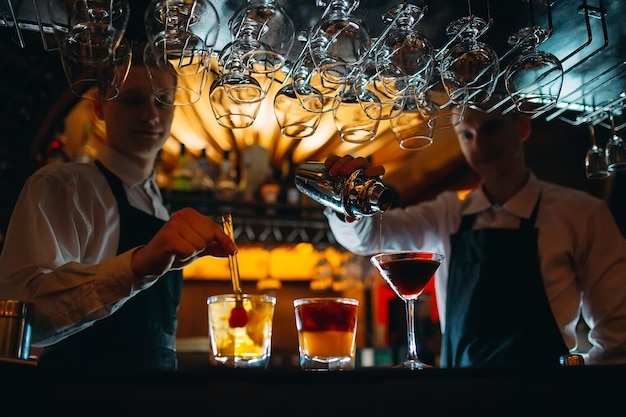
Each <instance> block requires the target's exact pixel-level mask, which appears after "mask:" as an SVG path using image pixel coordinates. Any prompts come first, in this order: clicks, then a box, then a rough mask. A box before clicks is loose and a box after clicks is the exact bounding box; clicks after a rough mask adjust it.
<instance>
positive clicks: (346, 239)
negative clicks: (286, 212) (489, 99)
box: [326, 110, 626, 367]
mask: <svg viewBox="0 0 626 417" xmlns="http://www.w3.org/2000/svg"><path fill="white" fill-rule="evenodd" d="M455 130H456V133H457V136H458V139H459V144H460V146H461V150H462V152H463V155H464V156H465V159H466V160H467V162H468V164H469V165H470V167H471V168H472V169H473V170H474V171H476V172H477V173H478V174H479V175H480V177H481V185H480V187H479V188H477V189H476V190H474V191H472V192H471V193H470V194H469V195H467V196H466V198H465V199H463V200H461V199H460V198H459V197H458V196H457V194H456V193H455V192H452V191H445V192H443V193H441V194H440V195H439V196H437V197H436V198H435V199H433V200H432V201H427V202H422V203H420V204H417V205H412V206H409V207H406V208H397V209H390V210H388V211H386V212H385V213H384V214H383V217H382V232H381V229H380V227H379V221H380V219H379V216H372V217H365V218H361V219H359V220H357V221H354V219H349V218H346V219H341V218H339V217H338V216H336V215H335V214H332V215H331V212H330V211H328V210H327V212H326V213H327V216H328V219H329V223H330V227H331V229H332V231H333V234H334V236H335V237H336V239H337V241H338V242H339V243H340V244H341V245H342V246H344V247H345V248H347V249H348V250H350V251H352V252H354V253H357V254H361V255H372V254H375V253H378V252H379V251H380V249H381V247H382V249H383V250H384V251H392V250H428V251H436V252H440V253H443V254H444V255H445V260H444V262H443V263H442V265H441V267H440V268H439V270H438V271H437V273H436V274H435V294H436V297H437V305H438V308H439V317H440V320H441V322H440V324H441V330H442V336H443V339H442V351H441V366H442V367H480V366H486V367H487V366H520V365H541V364H545V365H558V364H559V357H560V356H561V355H565V354H567V353H569V352H570V351H572V350H574V349H575V348H576V347H577V341H576V324H577V322H578V320H579V317H581V313H582V318H583V319H584V320H585V322H586V323H587V325H588V326H589V328H590V329H591V330H590V332H589V335H588V339H589V342H590V343H591V346H592V347H591V349H590V351H589V352H588V355H587V356H586V358H585V359H586V363H587V364H626V240H625V239H624V238H623V237H622V235H621V234H620V231H619V229H618V228H617V226H616V224H615V221H614V219H613V217H612V215H611V212H610V211H609V209H608V207H607V205H606V204H605V202H604V201H603V200H600V199H598V198H595V197H593V196H591V195H589V194H587V193H585V192H582V191H579V190H574V189H570V188H566V187H563V186H559V185H555V184H551V183H547V182H544V181H540V180H538V179H537V178H536V177H535V175H533V173H532V172H531V171H530V170H529V169H528V167H527V166H526V165H525V161H524V149H523V144H524V142H525V141H526V140H527V139H528V138H529V136H530V134H531V122H530V120H529V119H528V118H526V117H524V116H522V115H519V114H507V115H502V114H501V113H498V112H492V113H486V112H484V111H479V110H468V111H467V112H466V115H465V117H464V119H463V121H462V122H461V123H460V124H458V125H457V126H456V127H455ZM326 166H327V167H328V168H329V169H330V173H331V174H332V175H339V174H341V175H347V174H349V173H351V172H353V171H354V170H355V169H358V168H361V167H368V164H367V161H366V160H365V159H364V158H352V157H351V156H344V157H341V158H340V157H339V156H335V155H333V156H330V157H329V158H328V159H327V160H326ZM366 173H367V174H368V175H370V176H373V177H376V176H380V175H382V174H383V173H384V168H383V167H382V166H369V167H368V169H367V171H366ZM380 233H382V236H380V237H379V234H380ZM381 245H382V246H381Z"/></svg>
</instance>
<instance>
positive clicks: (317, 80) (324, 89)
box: [292, 54, 346, 113]
mask: <svg viewBox="0 0 626 417" xmlns="http://www.w3.org/2000/svg"><path fill="white" fill-rule="evenodd" d="M292 83H293V84H294V91H295V93H296V95H297V97H298V99H299V100H300V104H301V105H302V107H304V108H305V109H306V110H308V111H311V112H319V113H325V112H330V111H333V110H335V109H336V108H337V107H338V106H339V103H340V98H339V96H340V94H341V92H342V91H343V90H344V89H345V86H346V84H345V83H341V84H333V83H331V82H330V81H328V80H325V79H323V78H322V77H321V75H320V72H319V71H318V69H317V68H316V67H315V64H314V63H313V60H312V58H311V56H310V55H309V54H305V55H304V56H303V57H302V58H301V59H300V60H299V61H298V62H296V64H295V68H294V71H293V73H292ZM314 94H317V97H315V99H314V100H313V101H311V97H313V95H314ZM320 101H321V104H322V105H321V106H320V105H319V104H320Z"/></svg>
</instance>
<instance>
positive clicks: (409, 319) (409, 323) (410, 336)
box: [404, 300, 420, 362]
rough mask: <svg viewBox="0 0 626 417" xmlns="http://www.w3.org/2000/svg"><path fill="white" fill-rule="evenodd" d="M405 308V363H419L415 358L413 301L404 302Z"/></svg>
mask: <svg viewBox="0 0 626 417" xmlns="http://www.w3.org/2000/svg"><path fill="white" fill-rule="evenodd" d="M404 305H405V306H406V337H407V342H408V345H407V352H406V360H407V362H409V361H413V362H419V361H420V360H419V358H418V357H417V343H416V342H415V300H404Z"/></svg>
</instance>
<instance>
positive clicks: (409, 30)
mask: <svg viewBox="0 0 626 417" xmlns="http://www.w3.org/2000/svg"><path fill="white" fill-rule="evenodd" d="M425 12H426V7H425V6H424V7H423V8H422V7H418V6H416V5H413V4H408V3H403V4H401V5H398V6H396V7H394V8H392V9H391V10H389V11H388V12H386V13H385V14H384V15H383V22H384V23H385V24H387V25H391V27H390V30H389V31H388V32H387V33H386V35H385V37H384V39H383V41H382V43H381V46H380V47H378V48H376V51H374V53H375V61H376V69H377V73H378V77H379V78H380V79H381V81H382V83H383V85H384V86H385V88H386V89H387V91H388V92H389V93H390V94H392V95H395V96H398V95H401V94H403V93H404V91H405V90H407V89H408V87H409V85H412V88H413V90H414V91H417V92H421V91H422V90H423V89H424V88H425V87H426V86H427V85H428V83H429V82H430V79H431V76H432V72H433V67H434V57H433V52H434V50H433V46H432V44H431V43H430V41H429V40H428V38H427V37H426V36H424V35H422V34H420V33H419V32H418V31H417V30H416V29H415V26H417V25H418V24H419V22H420V21H421V20H422V18H423V17H424V14H425Z"/></svg>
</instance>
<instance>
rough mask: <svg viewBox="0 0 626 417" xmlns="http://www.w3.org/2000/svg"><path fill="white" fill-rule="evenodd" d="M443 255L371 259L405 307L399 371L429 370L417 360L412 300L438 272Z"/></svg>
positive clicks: (400, 254)
mask: <svg viewBox="0 0 626 417" xmlns="http://www.w3.org/2000/svg"><path fill="white" fill-rule="evenodd" d="M442 260H443V255H441V254H439V253H432V252H389V253H381V254H378V255H375V256H372V257H371V258H370V261H371V262H372V264H373V265H374V266H375V267H376V268H377V269H378V271H379V272H380V274H381V275H382V277H383V278H384V279H385V281H386V282H387V284H389V286H390V287H391V289H393V291H394V292H395V293H396V294H397V295H398V297H400V298H401V299H402V300H404V304H405V305H406V319H407V338H408V349H407V357H406V360H405V361H404V362H403V363H402V364H400V365H398V366H399V367H402V368H409V369H422V368H425V367H428V365H426V364H424V363H423V362H422V361H420V360H419V358H418V356H417V344H416V343H415V332H414V327H413V326H414V322H415V300H416V299H417V297H419V295H420V294H421V293H422V292H423V291H424V288H425V287H426V284H428V282H429V281H430V279H431V278H432V277H433V275H434V274H435V271H437V268H439V265H440V264H441V261H442Z"/></svg>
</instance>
